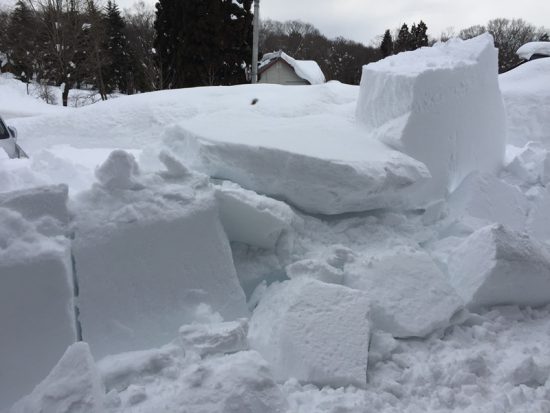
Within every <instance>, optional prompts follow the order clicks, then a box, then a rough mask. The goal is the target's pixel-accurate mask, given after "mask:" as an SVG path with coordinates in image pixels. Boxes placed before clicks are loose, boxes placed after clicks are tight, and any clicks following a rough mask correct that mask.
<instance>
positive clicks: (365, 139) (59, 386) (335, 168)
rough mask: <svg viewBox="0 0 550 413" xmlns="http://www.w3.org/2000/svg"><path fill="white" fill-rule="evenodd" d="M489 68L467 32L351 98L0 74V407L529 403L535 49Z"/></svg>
mask: <svg viewBox="0 0 550 413" xmlns="http://www.w3.org/2000/svg"><path fill="white" fill-rule="evenodd" d="M496 68H497V65H496V50H495V49H494V48H493V45H492V39H491V38H490V36H488V35H486V36H481V37H479V38H477V39H473V40H471V41H467V42H463V41H459V40H452V41H450V42H449V43H447V44H443V45H437V46H436V47H434V48H430V49H428V48H424V49H421V50H418V51H415V52H411V53H405V54H402V55H398V56H394V57H390V58H388V59H386V60H385V61H383V62H380V63H377V64H374V65H370V66H367V67H366V68H365V69H364V76H363V82H362V84H361V86H360V87H353V86H346V85H342V84H339V83H335V82H330V83H326V84H322V85H315V86H292V87H282V86H275V85H255V86H252V85H247V86H236V87H208V88H195V89H185V90H171V91H162V92H155V93H148V94H142V95H139V96H129V97H120V98H119V99H114V100H108V101H106V102H100V103H97V104H94V105H91V106H86V107H82V108H62V107H59V106H50V105H46V104H45V103H42V102H40V101H39V100H37V99H35V98H32V97H29V96H27V95H26V93H24V92H25V89H24V88H25V85H23V84H21V83H17V81H15V80H13V79H7V78H5V77H4V78H0V115H2V116H3V117H5V118H7V119H8V123H10V124H11V125H13V126H15V127H17V129H18V131H19V143H20V144H21V146H22V147H23V148H24V149H25V150H26V151H27V152H28V154H29V155H30V158H29V159H8V158H7V156H5V155H2V154H1V153H0V412H2V413H4V411H5V412H9V413H20V412H21V413H23V412H24V413H27V412H39V411H40V412H44V413H50V412H51V413H69V412H71V413H74V412H87V413H157V412H167V413H181V412H189V413H191V412H192V413H195V412H201V413H214V412H216V413H217V412H225V413H272V412H273V413H275V412H277V413H317V412H319V413H329V412H330V413H344V412H349V413H360V412H382V413H389V412H392V413H393V412H395V413H397V412H411V413H412V412H415V413H416V412H457V411H461V412H462V411H463V412H499V413H500V412H529V413H531V412H533V413H539V412H540V413H548V412H550V347H549V346H548V342H549V339H550V220H549V219H548V211H549V208H550V192H549V191H548V183H549V182H550V156H549V152H548V151H550V124H549V123H548V119H549V117H548V116H547V115H548V113H550V89H549V87H548V86H549V85H550V71H549V70H548V69H550V59H540V60H537V61H533V62H528V63H526V64H524V65H522V66H520V67H518V68H517V69H515V70H513V71H511V72H509V73H507V74H505V75H502V76H501V77H500V78H498V76H497V69H496ZM253 102H254V103H253ZM545 114H546V115H545ZM75 342H77V343H75ZM14 403H15V404H14ZM12 405H13V407H12Z"/></svg>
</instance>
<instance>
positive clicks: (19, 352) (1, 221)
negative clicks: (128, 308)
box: [0, 187, 76, 409]
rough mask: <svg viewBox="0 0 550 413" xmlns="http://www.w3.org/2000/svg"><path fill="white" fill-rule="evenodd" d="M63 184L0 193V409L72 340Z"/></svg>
mask: <svg viewBox="0 0 550 413" xmlns="http://www.w3.org/2000/svg"><path fill="white" fill-rule="evenodd" d="M66 201H67V192H66V187H65V188H64V187H57V188H38V189H36V190H34V191H20V192H17V193H7V194H0V331H1V332H2V333H1V334H0V349H1V351H0V409H1V408H3V407H8V406H9V403H13V402H14V401H15V400H17V398H19V397H21V396H23V395H24V394H26V393H27V392H30V391H31V390H32V388H33V387H34V386H35V385H36V384H37V383H38V381H39V380H40V379H42V378H43V377H44V376H45V375H46V374H47V373H48V371H50V369H51V368H52V367H53V366H54V365H55V363H56V362H57V361H58V360H59V358H60V356H61V355H62V354H63V351H64V350H65V348H66V347H67V346H68V345H69V344H71V343H72V342H74V340H75V339H76V331H75V327H76V322H75V318H74V302H73V289H74V286H73V272H72V268H71V255H70V244H69V241H68V240H67V239H66V238H65V237H64V236H63V235H61V234H63V233H64V232H65V231H66V226H65V224H66V223H64V222H61V221H59V220H58V218H60V219H62V220H63V219H64V218H65V217H66V210H67V208H66V206H65V202H66Z"/></svg>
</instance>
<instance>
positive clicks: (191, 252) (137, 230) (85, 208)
mask: <svg viewBox="0 0 550 413" xmlns="http://www.w3.org/2000/svg"><path fill="white" fill-rule="evenodd" d="M118 158H119V155H117V156H116V158H115V159H118ZM120 158H121V159H122V161H121V163H120V165H118V166H117V167H115V168H111V167H109V168H110V169H111V170H112V171H121V175H122V177H121V178H123V179H120V180H119V179H118V178H117V177H114V179H111V178H109V179H107V180H102V182H104V183H105V182H108V183H109V184H107V186H104V185H100V184H97V185H95V186H94V187H93V188H92V189H91V190H90V191H88V192H84V193H82V194H81V196H79V197H77V198H76V199H75V202H74V205H73V207H74V208H75V210H76V211H78V216H77V218H76V223H75V224H76V230H75V240H74V243H73V251H74V256H75V260H76V272H77V276H78V280H79V285H80V295H79V299H78V304H79V308H80V320H81V324H82V331H83V337H84V339H85V340H86V341H87V342H88V343H89V344H90V347H91V349H92V352H93V353H94V355H95V356H96V357H102V356H106V355H108V354H113V353H116V352H123V351H130V350H139V349H146V348H152V347H157V346H159V345H161V344H163V343H167V342H169V341H171V340H172V338H173V337H174V335H175V334H176V332H177V331H178V328H179V327H180V326H181V325H182V323H185V322H192V321H193V314H194V311H195V309H196V307H197V305H198V304H200V303H203V302H204V303H205V304H208V305H210V306H211V308H212V309H213V311H217V312H219V313H220V314H221V316H222V317H224V318H225V319H228V320H231V319H235V318H238V317H244V316H247V315H248V311H247V308H246V302H245V296H244V293H243V291H242V289H241V287H240V285H239V282H238V279H237V276H236V273H235V268H234V265H233V261H232V257H231V250H230V247H229V242H228V240H227V237H226V235H225V233H224V231H223V228H222V226H221V224H220V221H219V217H218V209H217V203H216V199H215V196H214V191H213V190H212V188H211V187H209V186H208V184H207V183H205V181H204V179H202V178H201V177H198V178H197V177H190V178H189V179H188V180H185V181H182V182H176V181H166V180H164V178H162V177H161V176H160V175H150V176H143V177H141V176H136V175H135V173H134V172H132V173H131V174H130V175H128V171H129V170H133V169H134V167H133V166H132V164H133V163H132V162H127V159H126V158H125V157H120ZM112 160H113V159H111V161H112ZM108 162H110V161H108ZM119 167H120V168H119ZM117 173H118V172H117ZM129 176H130V178H129ZM115 181H116V182H126V183H130V185H129V186H130V187H131V189H123V188H121V187H120V185H117V186H116V187H115V188H113V186H112V185H111V184H110V183H112V182H115ZM123 186H124V187H127V186H128V185H123ZM98 303H100V304H99V305H98Z"/></svg>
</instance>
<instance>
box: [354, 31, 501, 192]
mask: <svg viewBox="0 0 550 413" xmlns="http://www.w3.org/2000/svg"><path fill="white" fill-rule="evenodd" d="M497 72H498V71H497V49H496V48H495V47H494V46H493V38H492V36H491V35H489V34H484V35H481V36H478V37H476V38H473V39H470V40H466V41H463V40H460V39H451V40H449V41H448V42H446V43H437V44H435V45H434V46H433V47H423V48H421V49H418V50H415V51H412V52H405V53H399V54H398V55H395V56H390V57H388V58H386V59H384V60H382V61H379V62H376V63H371V64H369V65H366V66H364V67H363V76H362V79H361V89H360V94H359V100H358V102H357V111H356V116H357V119H358V121H359V122H360V123H361V124H362V125H363V126H364V127H365V129H366V131H367V134H366V135H367V136H370V137H371V138H372V137H374V138H376V139H379V140H381V141H383V142H385V143H388V144H389V145H391V146H392V147H394V148H396V149H398V150H401V151H403V152H404V153H406V154H408V155H410V156H412V157H413V158H415V159H417V160H418V161H420V162H423V163H424V164H425V165H426V166H427V167H428V169H429V171H430V173H431V175H432V177H433V179H432V181H431V183H430V184H429V185H428V187H427V188H426V189H424V191H426V192H424V193H423V194H422V196H423V197H424V198H426V197H428V198H429V199H428V201H430V200H434V199H438V198H441V197H442V196H444V195H445V194H446V193H447V191H452V190H453V189H454V188H456V186H458V184H460V182H461V181H462V180H463V179H464V178H465V177H466V176H467V175H468V174H469V173H471V172H472V171H475V170H480V171H487V172H496V171H498V169H499V168H500V167H501V166H502V163H503V160H504V152H505V127H504V125H505V117H504V108H503V104H502V97H501V94H500V90H499V86H498V76H497ZM424 201H426V199H424Z"/></svg>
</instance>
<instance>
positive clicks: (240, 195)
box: [216, 181, 299, 249]
mask: <svg viewBox="0 0 550 413" xmlns="http://www.w3.org/2000/svg"><path fill="white" fill-rule="evenodd" d="M216 198H217V200H218V203H219V208H220V219H221V222H222V225H223V228H224V229H225V232H226V234H227V236H228V238H229V240H230V241H234V242H242V243H244V244H248V245H252V246H256V247H260V248H266V249H275V248H276V246H277V244H278V242H279V241H280V240H281V237H289V236H290V234H291V232H292V225H293V223H294V222H295V221H297V220H298V219H299V218H298V217H297V215H296V214H294V212H293V211H292V209H291V208H290V207H289V206H288V205H287V204H285V203H284V202H281V201H277V200H275V199H272V198H269V197H266V196H263V195H258V194H257V193H255V192H253V191H248V190H246V189H243V188H241V187H240V186H239V185H236V184H233V183H231V182H227V181H226V182H222V183H221V185H218V186H216ZM281 242H282V240H281Z"/></svg>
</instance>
